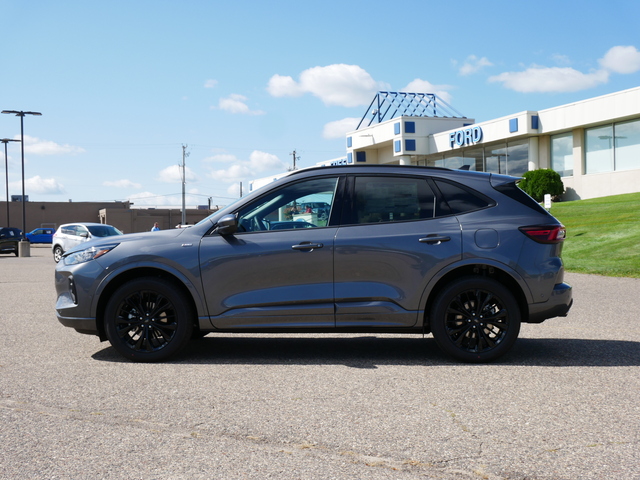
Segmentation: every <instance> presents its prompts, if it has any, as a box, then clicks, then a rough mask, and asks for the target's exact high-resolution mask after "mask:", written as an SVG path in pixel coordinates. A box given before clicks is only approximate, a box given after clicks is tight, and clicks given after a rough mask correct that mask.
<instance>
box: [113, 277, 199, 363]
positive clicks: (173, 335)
mask: <svg viewBox="0 0 640 480" xmlns="http://www.w3.org/2000/svg"><path fill="white" fill-rule="evenodd" d="M104 322H105V331H106V334H107V338H108V339H109V342H110V343H111V345H112V346H113V347H114V348H115V349H116V350H117V351H118V352H119V353H120V354H121V355H123V356H124V357H126V358H129V359H131V360H134V361H136V362H157V361H161V360H166V359H167V358H169V357H170V356H172V355H175V354H176V353H178V352H179V351H180V350H182V349H183V348H184V347H185V346H186V345H187V343H188V342H189V340H190V339H191V336H192V331H193V315H192V309H191V306H190V304H189V302H188V300H187V299H186V298H185V296H184V295H183V294H182V293H181V292H180V291H179V289H178V288H176V286H174V285H173V284H172V283H171V282H168V281H166V280H162V279H159V278H140V279H136V280H132V281H130V282H127V283H125V284H124V285H123V286H121V287H120V288H118V290H116V291H115V293H114V294H113V295H112V296H111V298H110V299H109V302H108V303H107V308H106V309H105V318H104Z"/></svg>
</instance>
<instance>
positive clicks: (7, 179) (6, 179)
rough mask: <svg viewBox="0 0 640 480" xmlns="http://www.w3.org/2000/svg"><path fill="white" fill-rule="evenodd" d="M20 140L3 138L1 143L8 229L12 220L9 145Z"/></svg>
mask: <svg viewBox="0 0 640 480" xmlns="http://www.w3.org/2000/svg"><path fill="white" fill-rule="evenodd" d="M19 141H20V140H13V139H11V138H2V139H0V142H2V143H4V171H5V182H6V183H5V184H6V187H7V227H10V226H11V219H10V218H9V160H8V157H7V143H9V142H19Z"/></svg>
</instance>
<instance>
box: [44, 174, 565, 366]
mask: <svg viewBox="0 0 640 480" xmlns="http://www.w3.org/2000/svg"><path fill="white" fill-rule="evenodd" d="M518 180H519V179H518V178H515V177H509V176H502V175H495V174H490V173H481V172H469V171H460V170H448V169H439V168H427V167H409V166H338V167H319V168H310V169H305V170H299V171H295V172H292V173H291V174H289V175H287V176H286V177H284V178H282V179H280V180H278V181H275V182H273V183H271V184H269V185H267V186H265V187H263V188H262V189H260V190H257V191H255V192H253V193H251V194H250V195H248V196H246V197H243V198H242V199H240V201H238V202H236V203H234V204H232V205H230V206H228V207H227V208H225V209H223V210H221V211H219V212H216V213H215V214H213V215H211V216H210V217H208V218H206V219H205V220H203V221H201V222H200V223H198V224H196V225H194V226H192V227H191V228H187V229H176V230H165V231H161V232H153V233H141V234H129V235H124V236H115V237H109V238H103V239H99V240H97V241H91V242H88V243H86V244H83V245H80V246H78V247H76V248H74V249H72V250H70V251H68V252H66V253H65V254H64V256H63V257H62V259H61V261H60V263H59V264H58V265H57V268H56V274H55V282H56V290H57V303H56V313H57V316H58V319H59V321H60V322H62V324H64V325H66V326H68V327H72V328H74V329H76V330H77V331H78V332H81V333H86V334H92V335H98V336H99V337H100V339H102V340H109V342H110V343H111V344H112V345H113V347H114V348H115V349H116V350H117V351H118V352H119V353H121V354H122V355H123V356H125V357H127V358H129V359H132V360H134V361H143V362H148V361H161V360H165V359H167V358H169V357H171V356H172V355H174V354H176V353H178V352H179V351H181V350H183V349H185V347H186V346H187V345H188V343H189V341H190V340H191V339H192V338H193V337H195V336H202V335H205V334H207V333H210V332H238V333H242V332H308V333H312V332H332V333H340V332H349V333H351V332H373V333H407V334H411V333H414V334H422V333H429V332H431V333H432V334H433V336H434V337H435V340H436V342H437V344H438V346H439V347H440V348H441V349H442V350H443V351H444V352H445V353H447V354H448V355H450V356H453V357H454V358H456V359H459V360H462V361H467V362H486V361H490V360H493V359H495V358H497V357H499V356H501V355H503V354H504V353H506V352H507V351H508V350H509V349H510V348H511V347H512V346H513V345H514V342H515V341H516V339H517V337H518V333H519V330H520V324H521V322H528V323H540V322H542V321H543V320H545V319H547V318H551V317H556V316H565V315H566V314H567V312H568V311H569V309H570V307H571V303H572V292H571V287H570V286H569V285H567V284H566V283H564V281H563V274H564V269H563V264H562V260H561V258H560V254H561V250H562V244H563V240H564V237H565V229H564V227H563V226H562V225H561V224H560V223H559V222H558V221H557V220H556V219H555V218H554V217H553V216H551V215H550V214H549V213H548V212H547V211H546V210H544V209H543V208H542V207H540V206H539V205H538V204H537V203H536V202H535V201H534V200H532V199H531V198H530V197H529V196H527V195H526V194H525V193H524V192H523V191H522V190H520V189H519V188H518V187H517V182H518ZM311 202H316V203H317V202H324V203H326V204H327V205H328V206H329V214H328V215H326V216H324V218H320V217H319V216H318V215H317V213H314V212H309V211H308V209H306V210H304V209H301V208H299V207H300V206H301V205H305V204H309V203H311ZM296 221H305V222H308V223H310V224H312V225H313V227H311V228H293V227H292V228H290V229H286V228H284V229H283V228H280V226H281V225H286V223H282V222H296ZM272 225H278V228H276V229H272V228H270V227H271V226H272Z"/></svg>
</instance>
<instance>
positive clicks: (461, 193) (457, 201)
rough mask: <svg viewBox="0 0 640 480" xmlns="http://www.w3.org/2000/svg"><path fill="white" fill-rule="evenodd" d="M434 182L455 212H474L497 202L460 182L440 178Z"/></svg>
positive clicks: (452, 211)
mask: <svg viewBox="0 0 640 480" xmlns="http://www.w3.org/2000/svg"><path fill="white" fill-rule="evenodd" d="M434 182H435V184H436V186H437V187H438V190H440V193H441V194H442V196H443V198H444V200H445V202H446V203H447V205H449V209H450V210H451V213H453V214H460V213H466V212H472V211H474V210H480V209H482V208H487V207H492V206H494V205H495V204H496V202H495V201H494V200H492V199H491V198H489V197H487V196H485V195H483V194H481V193H479V192H476V191H475V190H472V189H471V188H468V187H465V186H464V185H460V184H459V183H453V182H448V181H445V180H440V179H434Z"/></svg>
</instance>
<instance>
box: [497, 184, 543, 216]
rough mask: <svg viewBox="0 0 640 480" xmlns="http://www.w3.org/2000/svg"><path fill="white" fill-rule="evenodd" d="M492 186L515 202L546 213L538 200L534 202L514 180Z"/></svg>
mask: <svg viewBox="0 0 640 480" xmlns="http://www.w3.org/2000/svg"><path fill="white" fill-rule="evenodd" d="M493 188H495V189H496V190H497V191H498V192H500V193H502V194H503V195H506V196H507V197H509V198H511V199H513V200H515V201H516V202H519V203H521V204H522V205H524V206H526V207H529V208H531V209H532V210H535V211H536V212H540V213H544V214H545V215H546V214H547V213H548V212H547V211H546V210H545V209H544V208H543V207H542V206H541V205H540V204H539V203H538V202H536V201H535V200H534V199H533V198H531V197H530V196H529V195H527V194H526V193H525V192H524V190H522V189H521V188H520V187H518V185H516V183H515V182H512V183H505V184H503V185H498V186H497V187H493Z"/></svg>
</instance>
